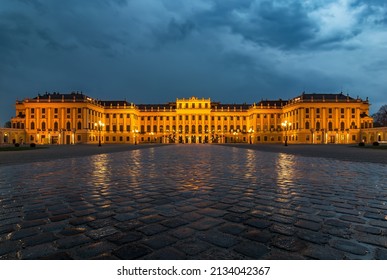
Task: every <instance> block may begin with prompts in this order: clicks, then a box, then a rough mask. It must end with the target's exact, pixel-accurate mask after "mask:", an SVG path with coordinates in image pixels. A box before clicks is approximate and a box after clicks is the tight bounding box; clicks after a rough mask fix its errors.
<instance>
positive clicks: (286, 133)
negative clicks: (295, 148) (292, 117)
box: [281, 121, 292, 146]
mask: <svg viewBox="0 0 387 280" xmlns="http://www.w3.org/2000/svg"><path fill="white" fill-rule="evenodd" d="M281 125H282V126H283V127H284V129H285V146H287V145H288V128H289V127H290V126H291V125H292V123H290V122H288V121H284V122H283V123H282V124H281Z"/></svg>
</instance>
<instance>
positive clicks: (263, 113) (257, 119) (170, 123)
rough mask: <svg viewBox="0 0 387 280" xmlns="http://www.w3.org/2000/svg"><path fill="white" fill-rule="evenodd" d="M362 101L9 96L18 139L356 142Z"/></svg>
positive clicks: (364, 113)
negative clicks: (149, 100)
mask: <svg viewBox="0 0 387 280" xmlns="http://www.w3.org/2000/svg"><path fill="white" fill-rule="evenodd" d="M368 115H369V102H368V100H362V99H360V98H356V99H355V98H351V97H349V96H346V95H343V94H342V93H338V94H305V93H303V94H301V95H299V96H297V97H295V98H293V99H290V100H266V101H264V100H262V101H260V102H258V103H254V104H245V103H244V104H221V103H220V102H213V101H211V100H210V99H209V98H207V99H206V98H196V97H191V98H182V99H176V101H174V102H169V103H165V104H142V105H135V104H133V103H129V102H127V101H100V100H96V99H93V98H90V97H88V96H86V95H84V94H82V93H70V94H59V93H53V94H45V95H42V96H40V95H39V96H37V97H35V98H31V99H25V100H23V101H17V102H16V117H14V118H13V119H12V120H11V122H12V127H13V128H19V129H24V131H25V133H24V135H25V136H24V137H25V139H22V141H24V142H25V143H32V142H33V143H37V144H77V143H98V142H101V143H117V144H119V143H120V144H137V143H251V144H256V143H282V142H284V141H287V142H289V143H310V144H321V143H358V142H360V141H361V139H360V135H361V129H365V128H370V127H372V122H373V121H372V118H371V117H369V116H368Z"/></svg>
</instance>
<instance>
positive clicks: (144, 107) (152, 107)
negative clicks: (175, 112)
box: [136, 102, 176, 111]
mask: <svg viewBox="0 0 387 280" xmlns="http://www.w3.org/2000/svg"><path fill="white" fill-rule="evenodd" d="M136 107H137V108H138V109H140V110H141V111H151V110H157V108H159V109H163V108H165V109H170V108H172V109H176V102H168V103H164V104H136Z"/></svg>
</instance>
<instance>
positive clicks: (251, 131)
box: [249, 128, 254, 144]
mask: <svg viewBox="0 0 387 280" xmlns="http://www.w3.org/2000/svg"><path fill="white" fill-rule="evenodd" d="M253 133H254V129H252V128H250V129H249V134H250V144H253V141H252V138H253Z"/></svg>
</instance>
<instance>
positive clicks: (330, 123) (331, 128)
mask: <svg viewBox="0 0 387 280" xmlns="http://www.w3.org/2000/svg"><path fill="white" fill-rule="evenodd" d="M328 130H329V131H332V130H333V125H332V122H328Z"/></svg>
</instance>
